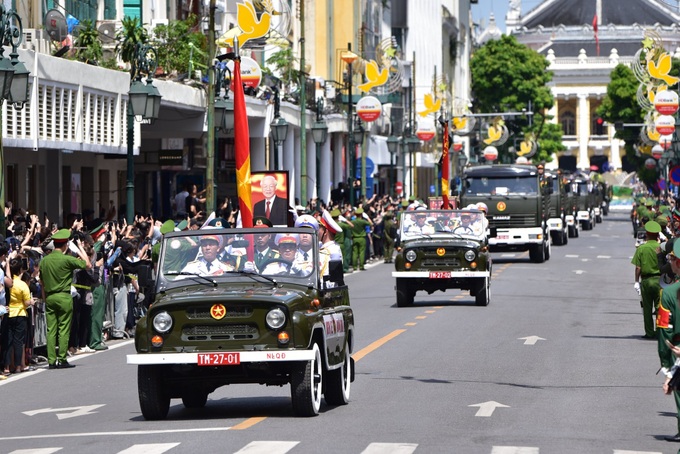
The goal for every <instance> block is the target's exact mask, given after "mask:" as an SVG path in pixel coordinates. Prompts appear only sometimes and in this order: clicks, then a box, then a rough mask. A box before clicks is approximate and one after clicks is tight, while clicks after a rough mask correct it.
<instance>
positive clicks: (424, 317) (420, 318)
mask: <svg viewBox="0 0 680 454" xmlns="http://www.w3.org/2000/svg"><path fill="white" fill-rule="evenodd" d="M426 318H427V315H419V316H417V317H416V320H423V319H426Z"/></svg>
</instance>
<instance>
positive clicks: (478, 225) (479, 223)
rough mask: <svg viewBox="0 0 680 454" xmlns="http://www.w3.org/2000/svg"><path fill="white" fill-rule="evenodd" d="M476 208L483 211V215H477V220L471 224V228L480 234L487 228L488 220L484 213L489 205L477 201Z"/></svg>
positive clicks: (487, 210)
mask: <svg viewBox="0 0 680 454" xmlns="http://www.w3.org/2000/svg"><path fill="white" fill-rule="evenodd" d="M476 208H477V209H478V210H479V211H481V212H483V213H484V215H483V216H482V215H479V216H477V220H476V221H475V222H473V224H472V230H474V232H475V233H476V234H477V235H482V234H483V233H484V232H486V231H487V229H488V228H489V220H488V219H487V218H486V214H487V213H488V212H489V207H487V206H486V203H484V202H479V203H477V205H476Z"/></svg>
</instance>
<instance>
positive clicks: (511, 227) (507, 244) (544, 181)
mask: <svg viewBox="0 0 680 454" xmlns="http://www.w3.org/2000/svg"><path fill="white" fill-rule="evenodd" d="M549 180H550V177H549V176H543V175H541V174H540V173H539V172H538V169H537V168H536V167H535V166H533V165H519V164H493V165H479V166H473V167H468V168H466V169H465V172H464V174H463V185H462V186H463V188H462V191H461V195H460V202H461V206H462V207H466V206H469V205H470V204H476V203H478V202H484V203H485V204H486V205H487V206H488V209H489V212H488V213H487V219H488V220H489V227H490V236H489V248H490V250H491V252H502V251H529V258H530V259H531V261H533V262H535V263H542V262H545V261H546V260H548V259H549V258H550V254H551V241H550V232H549V229H548V218H549V214H550V192H551V191H552V183H551V182H550V181H549Z"/></svg>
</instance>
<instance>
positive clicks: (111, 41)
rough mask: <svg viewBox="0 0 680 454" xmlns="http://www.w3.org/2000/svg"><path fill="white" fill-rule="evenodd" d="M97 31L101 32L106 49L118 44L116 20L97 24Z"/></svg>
mask: <svg viewBox="0 0 680 454" xmlns="http://www.w3.org/2000/svg"><path fill="white" fill-rule="evenodd" d="M97 31H98V32H99V39H100V40H101V42H102V45H103V46H104V47H108V46H113V45H115V44H116V21H115V20H102V21H99V22H97Z"/></svg>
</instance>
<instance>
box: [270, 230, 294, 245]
mask: <svg viewBox="0 0 680 454" xmlns="http://www.w3.org/2000/svg"><path fill="white" fill-rule="evenodd" d="M274 242H275V243H276V245H277V246H279V245H281V244H286V243H290V244H295V245H296V246H297V244H298V236H297V235H295V234H292V233H279V234H278V235H276V239H275V240H274Z"/></svg>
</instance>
